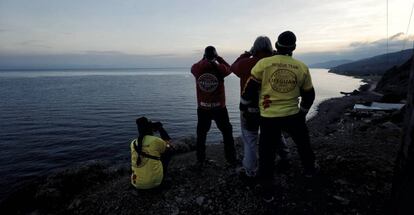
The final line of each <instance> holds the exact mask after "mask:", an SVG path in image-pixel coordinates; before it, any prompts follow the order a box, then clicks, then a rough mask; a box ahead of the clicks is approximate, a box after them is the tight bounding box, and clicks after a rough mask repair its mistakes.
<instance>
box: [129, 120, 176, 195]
mask: <svg viewBox="0 0 414 215" xmlns="http://www.w3.org/2000/svg"><path fill="white" fill-rule="evenodd" d="M136 124H137V127H138V132H139V136H138V138H137V139H134V140H133V141H132V142H131V168H132V175H131V183H132V185H133V186H134V187H136V188H138V189H151V188H154V187H157V186H159V185H160V184H161V183H162V181H163V178H164V177H165V175H166V170H167V167H168V162H169V160H170V158H171V154H172V153H171V149H170V145H169V141H170V140H171V138H170V137H169V136H168V134H167V132H166V131H165V130H164V128H163V127H162V124H161V123H160V122H155V123H152V122H151V121H149V120H148V119H147V118H145V117H141V118H138V119H137V120H136ZM157 131H158V132H159V134H160V136H161V138H159V137H157V136H154V132H157Z"/></svg>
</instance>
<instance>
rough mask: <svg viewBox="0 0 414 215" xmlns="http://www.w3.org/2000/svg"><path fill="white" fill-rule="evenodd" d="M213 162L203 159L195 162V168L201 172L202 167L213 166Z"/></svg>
mask: <svg viewBox="0 0 414 215" xmlns="http://www.w3.org/2000/svg"><path fill="white" fill-rule="evenodd" d="M215 162H216V161H215V160H211V159H205V160H203V161H197V163H196V164H195V166H196V168H197V169H199V170H202V169H203V168H204V167H206V166H210V165H213V164H214V163H215Z"/></svg>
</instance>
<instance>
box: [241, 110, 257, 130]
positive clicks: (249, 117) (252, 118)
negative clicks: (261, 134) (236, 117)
mask: <svg viewBox="0 0 414 215" xmlns="http://www.w3.org/2000/svg"><path fill="white" fill-rule="evenodd" d="M243 117H244V118H245V119H246V126H247V130H249V131H255V130H257V129H258V128H259V124H260V114H259V113H255V112H249V111H245V112H243Z"/></svg>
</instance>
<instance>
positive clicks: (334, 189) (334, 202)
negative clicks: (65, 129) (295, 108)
mask: <svg viewBox="0 0 414 215" xmlns="http://www.w3.org/2000/svg"><path fill="white" fill-rule="evenodd" d="M379 99H380V98H379V96H378V95H376V94H374V93H371V92H370V91H367V92H361V93H359V94H358V95H352V96H345V97H342V98H334V99H330V100H327V101H325V102H323V103H322V104H320V105H319V108H318V114H317V115H316V116H315V117H314V118H312V119H311V120H309V122H308V125H309V129H310V133H311V141H312V146H313V148H314V150H315V153H316V155H317V160H318V162H319V164H320V166H321V171H320V174H319V176H318V177H316V178H315V179H313V180H312V181H306V180H304V178H303V176H302V172H301V171H302V168H301V166H300V162H299V158H298V155H297V152H296V149H295V146H294V144H293V143H292V142H291V141H290V140H289V147H290V149H291V151H292V161H293V162H292V168H291V169H290V171H288V173H286V174H278V173H277V174H275V186H276V199H275V201H274V202H273V203H271V204H265V203H263V201H262V200H261V198H260V195H259V191H260V188H259V187H257V186H256V187H249V186H246V185H245V184H243V183H242V181H241V180H240V179H239V178H238V176H237V174H236V172H235V171H234V169H232V168H229V167H228V166H226V165H225V162H224V158H223V146H222V145H214V146H210V147H208V149H207V150H208V152H207V156H208V157H209V158H211V159H213V160H215V162H213V163H211V164H209V165H208V166H206V167H205V168H204V169H203V170H202V171H200V170H198V169H197V168H195V166H194V165H193V164H194V163H195V160H196V159H195V153H193V152H190V153H182V154H180V155H177V156H175V158H174V159H173V160H172V162H171V165H170V170H169V175H168V177H167V181H168V183H167V184H166V186H164V187H162V188H160V189H157V190H151V191H141V190H135V189H133V188H132V186H131V185H130V181H129V174H130V170H129V164H125V165H124V166H117V167H113V166H112V167H111V166H110V164H109V163H107V162H93V163H89V164H85V165H84V166H81V167H78V168H73V169H68V170H64V171H62V172H59V173H56V174H53V175H50V176H48V177H45V178H41V179H38V180H37V181H35V182H32V183H31V184H29V185H27V186H25V187H24V188H22V189H21V190H19V191H16V192H15V193H14V194H12V195H11V196H10V197H9V198H7V199H6V200H5V201H3V202H2V203H1V206H0V211H1V213H2V214H319V215H320V214H386V211H387V206H388V204H389V203H388V198H389V195H390V191H391V182H392V176H393V168H394V161H395V158H396V155H397V151H398V148H399V144H400V135H401V129H400V127H401V124H400V121H399V120H400V118H401V116H400V115H398V113H395V112H392V113H388V112H375V113H364V112H356V111H354V110H353V105H354V104H355V103H366V102H372V101H377V100H379ZM186 141H187V142H186ZM182 142H185V144H182V145H183V147H184V148H182V149H181V150H182V152H185V151H186V150H191V149H192V145H193V144H194V140H191V139H187V140H185V141H182ZM236 143H237V146H238V152H239V153H240V154H241V152H242V148H241V144H240V141H239V140H236Z"/></svg>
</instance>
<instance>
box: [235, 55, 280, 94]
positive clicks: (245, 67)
mask: <svg viewBox="0 0 414 215" xmlns="http://www.w3.org/2000/svg"><path fill="white" fill-rule="evenodd" d="M270 56H272V54H270V53H262V52H259V53H257V54H256V55H255V56H251V55H250V54H246V53H244V54H242V55H240V57H239V58H237V59H236V61H234V63H233V64H232V65H231V67H230V71H231V72H233V73H234V74H235V75H237V77H239V78H240V95H241V93H242V92H243V89H244V87H245V85H246V82H247V79H249V77H250V71H251V70H252V68H253V67H254V65H256V63H257V62H258V61H259V60H260V59H262V58H265V57H270Z"/></svg>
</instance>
